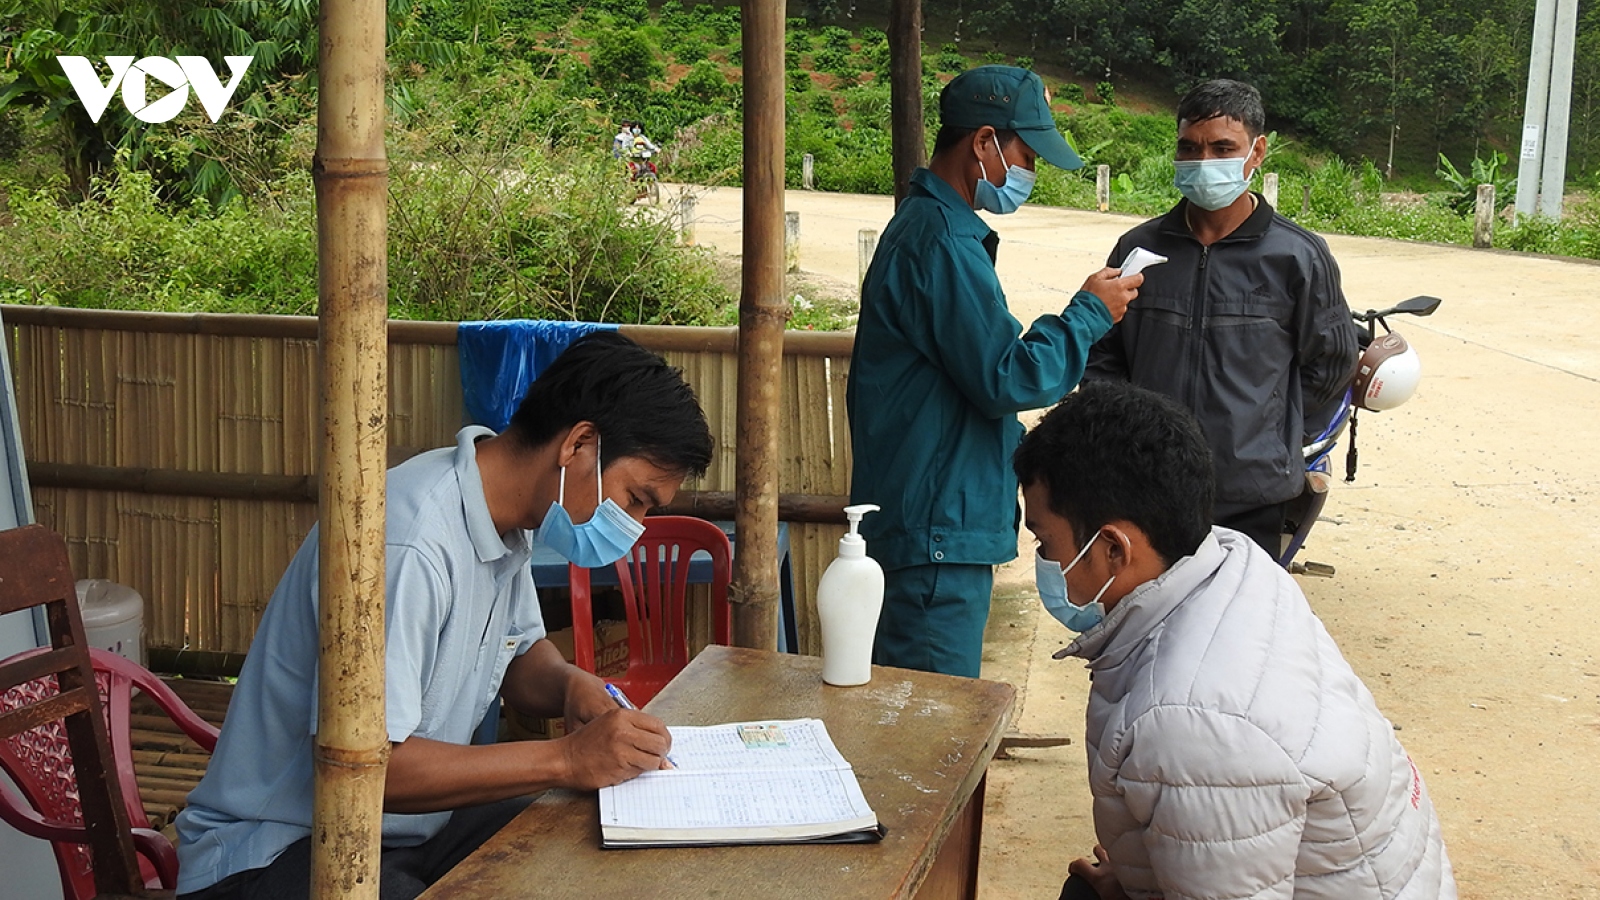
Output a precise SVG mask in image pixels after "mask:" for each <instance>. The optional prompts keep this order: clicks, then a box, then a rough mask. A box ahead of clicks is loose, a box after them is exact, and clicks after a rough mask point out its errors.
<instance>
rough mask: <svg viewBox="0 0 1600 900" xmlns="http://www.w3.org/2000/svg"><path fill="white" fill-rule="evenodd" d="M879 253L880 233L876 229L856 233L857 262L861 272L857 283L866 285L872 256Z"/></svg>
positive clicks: (866, 229)
mask: <svg viewBox="0 0 1600 900" xmlns="http://www.w3.org/2000/svg"><path fill="white" fill-rule="evenodd" d="M877 252H878V232H877V231H876V230H875V229H872V228H863V229H861V230H860V231H859V232H857V233H856V260H857V261H858V263H859V271H860V276H859V277H858V278H857V279H856V280H857V281H859V282H861V283H863V284H864V283H866V280H867V267H869V266H871V265H872V256H873V254H875V253H877Z"/></svg>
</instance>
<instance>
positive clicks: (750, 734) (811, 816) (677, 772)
mask: <svg viewBox="0 0 1600 900" xmlns="http://www.w3.org/2000/svg"><path fill="white" fill-rule="evenodd" d="M670 730H671V731H672V761H673V763H675V764H676V765H677V768H676V769H663V770H661V771H658V772H646V773H645V774H643V775H640V776H639V777H638V778H635V779H633V780H632V781H627V782H624V783H622V784H619V785H616V786H614V787H608V788H602V789H601V791H600V835H601V840H600V845H601V846H602V847H690V846H698V845H705V844H790V843H813V842H814V843H830V842H831V843H845V842H866V841H877V840H881V839H882V838H883V834H884V832H883V829H882V828H881V827H880V826H879V825H878V817H877V816H876V815H875V814H874V813H873V812H872V808H871V807H869V806H867V800H866V798H865V797H864V796H862V794H861V785H860V784H859V783H857V782H856V775H855V772H854V771H852V770H851V768H850V763H848V762H846V761H845V758H844V757H843V756H841V755H840V754H839V751H838V749H836V748H835V747H834V746H833V741H831V740H829V738H828V730H827V728H825V727H823V724H822V721H821V720H820V719H789V720H785V721H773V722H733V723H729V724H725V725H708V726H703V727H696V726H672V727H671V728H670Z"/></svg>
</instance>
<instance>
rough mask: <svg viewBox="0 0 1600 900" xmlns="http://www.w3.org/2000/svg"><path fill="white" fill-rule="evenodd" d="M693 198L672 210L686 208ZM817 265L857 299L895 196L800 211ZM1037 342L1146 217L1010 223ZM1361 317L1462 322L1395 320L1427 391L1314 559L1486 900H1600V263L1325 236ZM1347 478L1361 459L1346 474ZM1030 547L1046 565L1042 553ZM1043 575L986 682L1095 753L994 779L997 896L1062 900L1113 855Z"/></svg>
mask: <svg viewBox="0 0 1600 900" xmlns="http://www.w3.org/2000/svg"><path fill="white" fill-rule="evenodd" d="M675 190H676V189H669V190H667V191H666V193H668V194H671V193H673V192H674V191H675ZM696 190H697V192H698V194H699V210H700V218H699V222H698V227H697V232H698V237H699V239H700V241H701V242H702V243H705V244H709V245H713V246H715V247H717V248H718V249H719V250H722V251H726V252H731V253H735V254H736V253H738V250H739V236H740V231H739V217H740V194H739V192H738V191H737V190H729V189H721V190H701V189H696ZM787 205H788V209H790V210H797V211H799V213H800V217H801V246H800V260H801V266H802V268H803V269H805V270H806V271H807V272H808V273H811V274H812V275H813V276H814V277H828V278H833V279H837V281H838V282H839V284H840V285H841V288H842V289H844V290H849V288H850V285H852V284H855V283H858V281H857V279H858V277H859V276H858V269H857V250H856V239H857V233H858V231H859V230H860V229H863V228H872V229H882V227H883V225H884V223H886V222H887V221H888V219H889V216H890V215H891V212H892V207H891V202H890V201H889V200H888V199H887V198H882V197H863V196H852V195H839V194H820V193H809V192H799V191H795V192H790V193H789V195H788V199H787ZM991 221H992V222H993V223H994V225H995V226H996V227H997V229H998V230H999V231H1000V234H1001V237H1002V243H1001V248H1000V254H999V270H1000V276H1001V279H1002V282H1003V283H1004V284H1005V286H1006V290H1007V294H1008V298H1009V301H1010V305H1011V310H1012V312H1013V313H1014V314H1015V315H1016V316H1017V317H1018V318H1019V319H1020V320H1022V322H1023V323H1024V324H1026V323H1027V322H1028V321H1030V320H1031V319H1032V318H1034V317H1035V316H1038V315H1040V314H1044V313H1048V312H1054V311H1057V310H1059V309H1060V308H1061V306H1063V305H1064V304H1065V303H1066V302H1067V301H1068V299H1069V298H1070V296H1071V294H1072V293H1073V292H1074V291H1075V290H1076V289H1077V287H1078V286H1079V285H1080V284H1082V282H1083V279H1084V277H1085V276H1086V275H1088V273H1089V272H1091V271H1093V270H1094V269H1096V268H1098V267H1099V266H1100V265H1102V264H1103V263H1104V260H1105V255H1106V253H1107V252H1108V250H1109V248H1110V247H1111V246H1112V244H1113V242H1114V241H1115V240H1116V238H1117V237H1118V236H1119V235H1120V234H1121V233H1122V232H1123V231H1125V230H1126V229H1128V228H1129V227H1131V226H1132V225H1134V224H1135V223H1136V222H1137V221H1138V220H1136V219H1133V218H1129V217H1124V216H1117V215H1102V214H1095V213H1085V212H1075V211H1066V210H1057V209H1047V208H1039V207H1025V208H1024V209H1022V210H1021V211H1019V212H1018V213H1016V214H1015V215H1012V216H1010V217H993V218H992V219H991ZM1328 243H1329V246H1330V247H1332V249H1333V253H1334V255H1335V257H1336V258H1337V259H1338V260H1339V264H1340V266H1341V268H1342V270H1343V274H1344V285H1345V292H1346V295H1347V297H1348V298H1349V300H1350V302H1351V305H1352V306H1353V307H1356V308H1369V307H1379V306H1387V305H1391V304H1392V303H1394V302H1396V301H1398V300H1401V299H1403V298H1405V297H1408V296H1411V295H1412V294H1421V293H1426V294H1433V295H1435V296H1438V297H1442V298H1444V305H1443V306H1442V307H1441V308H1440V310H1439V312H1438V313H1436V314H1435V315H1434V316H1433V317H1432V318H1430V319H1425V320H1412V319H1406V318H1402V319H1401V320H1399V321H1397V322H1395V323H1393V324H1395V325H1396V326H1397V328H1398V329H1399V330H1401V331H1402V332H1403V333H1404V334H1405V335H1406V337H1407V338H1408V339H1409V340H1410V341H1411V343H1412V344H1413V345H1414V346H1416V347H1417V349H1418V351H1419V352H1420V353H1421V354H1422V358H1423V364H1424V371H1425V373H1426V376H1425V378H1424V380H1423V383H1422V387H1421V389H1420V390H1419V392H1418V394H1417V396H1416V397H1415V398H1413V399H1412V400H1411V402H1410V403H1408V404H1407V405H1406V406H1405V407H1404V408H1402V409H1400V410H1396V411H1392V412H1389V413H1385V414H1370V415H1367V416H1365V417H1364V418H1363V419H1362V421H1361V429H1360V448H1361V471H1360V474H1359V476H1358V479H1357V481H1356V482H1355V483H1354V484H1352V485H1345V484H1339V485H1338V486H1337V487H1336V488H1335V492H1334V495H1333V497H1332V498H1331V499H1330V500H1329V503H1328V508H1327V510H1326V512H1325V518H1324V520H1323V521H1322V522H1321V523H1319V525H1318V526H1317V528H1316V530H1315V531H1314V532H1313V534H1312V537H1311V541H1310V544H1309V545H1308V546H1307V548H1306V550H1305V551H1304V553H1303V554H1302V557H1301V558H1302V559H1308V560H1314V561H1317V562H1322V563H1327V564H1329V565H1332V566H1334V567H1335V569H1336V570H1337V574H1336V576H1335V577H1333V578H1331V579H1319V578H1302V581H1301V583H1302V586H1303V588H1304V589H1305V591H1306V594H1307V596H1308V597H1309V598H1310V601H1311V603H1312V605H1313V607H1314V608H1315V609H1316V610H1317V612H1318V613H1319V615H1321V617H1322V618H1323V620H1324V621H1325V622H1326V623H1327V626H1328V628H1329V630H1330V632H1331V633H1332V634H1333V636H1334V638H1335V640H1337V641H1338V642H1339V644H1340V646H1341V648H1342V649H1343V650H1344V653H1345V655H1346V656H1347V657H1348V658H1349V660H1350V662H1351V664H1352V665H1353V666H1354V667H1355V669H1356V671H1357V673H1358V674H1360V675H1361V676H1362V678H1363V679H1365V681H1366V683H1367V685H1368V687H1370V688H1371V689H1372V692H1373V694H1374V695H1375V696H1376V697H1377V701H1378V704H1379V706H1380V707H1381V708H1382V709H1383V711H1384V713H1385V714H1386V715H1387V716H1389V718H1390V719H1391V720H1392V721H1393V722H1394V723H1395V725H1396V727H1397V728H1398V729H1400V738H1401V740H1402V742H1403V743H1404V744H1405V745H1406V748H1407V750H1408V751H1410V753H1411V755H1412V757H1413V758H1414V759H1415V761H1416V762H1417V765H1418V767H1419V768H1420V769H1421V770H1422V772H1423V773H1424V775H1425V777H1426V778H1427V780H1428V784H1429V789H1430V791H1431V792H1432V794H1433V797H1434V801H1435V803H1436V805H1437V806H1438V807H1439V811H1440V815H1441V817H1442V819H1443V821H1444V827H1445V837H1446V842H1447V844H1448V847H1449V850H1450V855H1451V857H1452V859H1453V861H1454V863H1455V866H1456V872H1457V877H1458V879H1459V882H1460V886H1461V896H1462V897H1464V898H1482V900H1490V898H1494V900H1502V898H1512V897H1516V898H1523V897H1527V898H1534V897H1539V898H1564V900H1571V898H1583V900H1600V828H1597V827H1596V823H1597V822H1600V610H1597V608H1596V607H1597V605H1600V590H1597V583H1596V578H1595V554H1596V552H1597V550H1600V524H1597V521H1600V520H1597V516H1596V514H1595V511H1594V510H1593V509H1592V508H1591V507H1592V506H1594V504H1595V500H1596V496H1597V491H1596V487H1595V479H1594V477H1593V476H1592V475H1590V473H1589V472H1588V465H1589V463H1590V461H1591V459H1592V457H1593V454H1594V453H1595V452H1596V447H1597V445H1600V424H1597V423H1600V341H1597V340H1596V339H1595V336H1594V335H1595V333H1596V331H1597V330H1600V267H1597V266H1596V264H1594V263H1591V262H1585V261H1572V260H1558V259H1549V258H1538V257H1528V256H1521V255H1516V254H1508V253H1499V252H1493V251H1474V250H1469V249H1462V248H1454V247H1444V246H1438V245H1430V244H1418V243H1409V242H1402V241H1388V240H1377V239H1368V238H1350V237H1340V236H1336V235H1330V236H1328ZM1340 458H1341V459H1342V456H1341V457H1340ZM1020 543H1021V544H1022V545H1023V547H1024V551H1025V555H1026V554H1031V542H1030V540H1029V536H1028V535H1026V534H1024V535H1023V536H1022V537H1021V540H1020ZM1031 581H1032V567H1031V565H1027V566H1023V565H1019V564H1016V563H1013V564H1011V565H1008V566H1006V567H1005V568H1004V569H1003V570H1002V572H1001V576H1000V578H999V579H998V582H997V591H996V600H995V612H994V615H993V616H992V617H991V621H990V627H989V633H988V635H987V646H986V654H985V665H984V675H985V677H989V678H996V679H1001V680H1005V681H1009V682H1012V683H1014V684H1016V685H1017V686H1018V687H1019V689H1020V691H1021V694H1020V697H1021V700H1020V705H1019V711H1018V720H1017V727H1019V728H1020V730H1022V731H1027V732H1042V733H1059V734H1064V735H1070V736H1072V737H1073V744H1072V745H1071V746H1067V747H1061V748H1056V749H1041V750H1026V751H1019V752H1018V753H1017V754H1016V757H1015V758H1014V759H1011V760H1008V761H1001V762H997V763H996V764H995V766H994V767H993V768H992V769H991V770H990V772H991V775H990V790H989V803H988V807H987V813H986V814H987V817H988V818H987V822H986V830H985V839H984V858H983V868H982V873H981V877H982V884H983V888H984V894H985V896H990V897H1001V898H1010V897H1017V898H1025V897H1040V898H1043V897H1051V898H1053V897H1054V896H1055V895H1056V892H1057V891H1059V889H1060V883H1061V880H1062V878H1064V877H1065V873H1066V867H1067V863H1068V862H1069V861H1070V860H1071V859H1072V858H1073V857H1075V856H1078V855H1083V854H1085V853H1087V851H1088V850H1089V848H1090V846H1091V845H1092V844H1093V843H1094V835H1093V828H1092V824H1091V822H1090V818H1089V798H1088V792H1087V789H1086V788H1085V787H1084V759H1083V749H1082V742H1081V735H1082V727H1083V706H1084V696H1085V692H1086V690H1087V685H1088V680H1087V677H1086V675H1085V673H1084V672H1083V671H1082V668H1081V666H1080V665H1079V664H1077V663H1074V662H1056V661H1053V660H1051V659H1050V653H1052V652H1053V651H1054V650H1056V649H1057V648H1058V647H1060V646H1063V645H1064V644H1065V643H1066V642H1067V639H1068V637H1069V635H1068V633H1067V632H1066V631H1065V630H1064V629H1062V628H1060V626H1058V625H1057V624H1056V623H1055V621H1054V620H1052V619H1050V618H1049V617H1048V616H1046V615H1044V614H1043V613H1042V611H1041V609H1040V607H1039V605H1038V601H1037V599H1036V597H1035V595H1034V594H1033V588H1032V584H1031Z"/></svg>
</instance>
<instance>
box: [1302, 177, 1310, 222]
mask: <svg viewBox="0 0 1600 900" xmlns="http://www.w3.org/2000/svg"><path fill="white" fill-rule="evenodd" d="M1309 215H1311V185H1309V184H1308V185H1306V186H1305V188H1304V189H1303V190H1302V192H1301V194H1300V217H1301V218H1305V217H1307V216H1309Z"/></svg>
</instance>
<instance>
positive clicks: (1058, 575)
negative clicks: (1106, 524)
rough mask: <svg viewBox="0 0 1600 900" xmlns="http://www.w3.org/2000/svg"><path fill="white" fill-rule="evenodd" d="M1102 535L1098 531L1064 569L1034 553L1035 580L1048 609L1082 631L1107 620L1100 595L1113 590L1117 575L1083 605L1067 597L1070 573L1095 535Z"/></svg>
mask: <svg viewBox="0 0 1600 900" xmlns="http://www.w3.org/2000/svg"><path fill="white" fill-rule="evenodd" d="M1099 536H1100V533H1099V532H1098V531H1097V532H1095V534H1094V537H1091V538H1089V541H1088V543H1085V544H1084V545H1083V549H1082V550H1079V551H1078V555H1077V556H1074V557H1073V558H1072V562H1069V563H1067V565H1066V567H1065V568H1063V567H1062V566H1061V564H1060V563H1057V562H1056V561H1054V560H1049V559H1045V558H1044V557H1043V556H1042V555H1040V554H1039V553H1038V552H1035V553H1034V556H1033V580H1034V582H1035V583H1036V584H1037V585H1038V586H1039V600H1040V601H1041V602H1043V603H1044V608H1045V612H1048V613H1049V614H1050V615H1052V616H1055V618H1056V621H1057V622H1060V623H1061V624H1063V625H1065V626H1067V627H1068V628H1070V629H1072V630H1073V631H1076V632H1078V633H1080V634H1081V633H1083V632H1085V631H1088V630H1089V629H1091V628H1093V627H1095V626H1096V625H1099V624H1100V622H1101V621H1102V620H1103V619H1105V617H1106V608H1105V607H1104V606H1101V605H1100V598H1101V597H1103V596H1105V593H1106V591H1107V590H1109V589H1110V587H1111V582H1113V581H1116V580H1117V576H1115V575H1113V576H1111V577H1110V578H1109V579H1107V581H1106V583H1105V584H1104V585H1102V586H1101V587H1100V593H1098V594H1095V595H1094V599H1093V600H1090V601H1089V602H1088V603H1086V604H1084V605H1083V606H1079V605H1077V604H1076V603H1073V602H1072V601H1071V600H1069V599H1067V573H1068V572H1070V571H1072V567H1073V566H1075V565H1077V564H1078V560H1080V559H1083V557H1084V556H1085V555H1086V554H1087V553H1088V552H1089V548H1090V547H1092V546H1094V540H1095V538H1097V537H1099Z"/></svg>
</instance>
